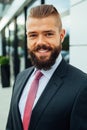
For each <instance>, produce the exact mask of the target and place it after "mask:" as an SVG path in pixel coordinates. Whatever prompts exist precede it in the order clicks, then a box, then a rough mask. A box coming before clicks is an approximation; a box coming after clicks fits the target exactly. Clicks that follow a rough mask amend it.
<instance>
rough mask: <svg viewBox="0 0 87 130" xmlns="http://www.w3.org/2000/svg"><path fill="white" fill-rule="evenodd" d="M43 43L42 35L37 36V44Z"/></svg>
mask: <svg viewBox="0 0 87 130" xmlns="http://www.w3.org/2000/svg"><path fill="white" fill-rule="evenodd" d="M44 43H45V39H44V36H42V35H40V36H38V39H37V44H44Z"/></svg>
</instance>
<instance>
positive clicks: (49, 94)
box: [30, 60, 67, 130]
mask: <svg viewBox="0 0 87 130" xmlns="http://www.w3.org/2000/svg"><path fill="white" fill-rule="evenodd" d="M66 66H67V64H66V63H65V61H64V60H62V62H61V64H60V65H59V67H58V68H57V69H56V71H55V73H54V74H53V76H52V77H51V79H50V81H49V82H48V84H47V86H46V88H45V90H44V92H43V93H42V95H41V97H40V98H39V100H38V102H37V104H36V106H35V108H34V109H33V112H32V116H31V124H30V130H31V129H35V127H36V126H37V123H38V121H39V119H40V117H41V115H42V113H43V111H44V110H45V109H46V107H47V105H48V104H49V102H50V101H51V99H52V98H54V96H55V94H56V93H57V92H58V90H59V88H60V87H61V86H62V84H63V79H62V77H64V75H65V74H66V70H67V69H66V68H67V67H66ZM37 111H38V113H37Z"/></svg>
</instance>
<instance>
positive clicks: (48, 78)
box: [6, 5, 87, 130]
mask: <svg viewBox="0 0 87 130" xmlns="http://www.w3.org/2000/svg"><path fill="white" fill-rule="evenodd" d="M26 30H27V32H26V33H27V47H28V51H29V56H30V58H31V61H32V67H30V68H28V69H25V70H24V71H23V72H21V73H19V74H18V76H17V79H16V81H15V83H14V87H13V93H12V99H11V106H10V110H9V115H8V120H7V125H6V130H87V74H85V73H83V72H82V71H81V70H79V69H77V68H75V67H73V66H71V65H70V64H67V63H66V62H65V61H64V59H63V58H62V56H61V50H62V42H63V40H64V36H65V30H64V29H63V28H62V22H61V18H60V14H59V13H58V11H57V10H56V8H55V7H54V6H53V5H40V6H36V7H34V8H32V9H31V10H30V14H29V17H28V19H27V22H26ZM38 70H39V72H40V75H41V77H40V76H39V78H40V79H39V78H37V80H38V82H39V83H38V85H37V82H35V81H37V80H36V74H37V72H38ZM34 79H35V80H34ZM32 84H33V85H32ZM37 86H38V90H37V94H36V95H34V91H33V90H36V87H37ZM32 88H34V89H33V90H32ZM31 90H32V92H33V93H32V94H31ZM33 95H34V96H33ZM34 97H35V99H34ZM32 101H33V102H32ZM27 104H28V105H27Z"/></svg>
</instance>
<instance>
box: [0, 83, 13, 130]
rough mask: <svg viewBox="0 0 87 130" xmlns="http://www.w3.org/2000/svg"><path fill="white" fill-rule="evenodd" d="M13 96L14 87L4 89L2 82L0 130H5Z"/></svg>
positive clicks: (0, 88) (0, 91)
mask: <svg viewBox="0 0 87 130" xmlns="http://www.w3.org/2000/svg"><path fill="white" fill-rule="evenodd" d="M11 94H12V87H6V88H2V86H1V82H0V130H5V127H6V122H7V117H8V112H9V106H10V100H11Z"/></svg>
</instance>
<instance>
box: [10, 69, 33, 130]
mask: <svg viewBox="0 0 87 130" xmlns="http://www.w3.org/2000/svg"><path fill="white" fill-rule="evenodd" d="M33 69H34V68H33V67H32V68H31V69H27V70H26V71H25V72H23V73H21V75H20V76H18V78H17V80H16V87H15V85H14V90H13V97H12V100H14V101H13V102H14V104H13V107H14V109H15V111H14V116H16V117H15V119H16V120H17V122H20V123H18V124H21V126H20V125H19V126H18V127H20V128H19V129H22V121H21V116H20V112H19V106H18V104H19V100H20V97H21V94H22V91H23V89H24V86H25V84H26V82H27V80H28V78H29V76H30V75H31V73H32V71H33Z"/></svg>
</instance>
